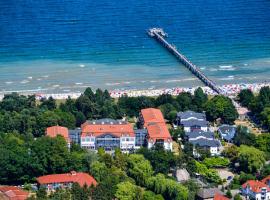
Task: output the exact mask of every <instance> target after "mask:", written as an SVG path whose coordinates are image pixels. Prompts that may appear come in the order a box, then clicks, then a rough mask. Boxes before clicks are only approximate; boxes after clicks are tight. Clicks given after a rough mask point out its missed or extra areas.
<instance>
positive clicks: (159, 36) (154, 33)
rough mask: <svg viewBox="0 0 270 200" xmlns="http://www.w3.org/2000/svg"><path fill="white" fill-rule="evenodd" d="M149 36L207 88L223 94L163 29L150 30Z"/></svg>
mask: <svg viewBox="0 0 270 200" xmlns="http://www.w3.org/2000/svg"><path fill="white" fill-rule="evenodd" d="M148 34H149V35H150V36H151V37H153V38H155V39H156V40H157V41H159V42H160V43H161V44H162V45H163V46H164V47H165V48H166V49H167V50H168V51H169V52H171V53H172V54H173V55H175V57H176V58H177V59H178V60H179V61H180V62H181V63H182V64H183V65H184V66H185V67H186V68H188V69H189V70H190V71H191V72H192V74H194V75H195V76H196V77H197V78H199V79H200V80H201V81H202V82H203V83H204V84H205V85H206V86H208V87H210V88H211V89H212V90H213V91H215V92H216V93H218V94H222V93H223V92H222V90H221V89H220V88H219V87H218V86H217V84H216V83H215V82H214V81H212V80H211V79H209V78H208V77H207V76H206V75H205V74H204V73H203V72H202V71H201V70H200V69H199V68H198V67H197V66H196V65H194V64H193V63H192V62H191V61H190V60H188V59H187V58H186V57H185V56H184V55H183V54H182V53H180V51H179V50H177V48H176V47H175V46H173V45H172V44H170V43H169V42H167V40H165V38H164V37H166V36H167V34H166V33H165V32H164V31H163V29H161V28H151V29H149V30H148Z"/></svg>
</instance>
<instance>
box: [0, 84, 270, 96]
mask: <svg viewBox="0 0 270 200" xmlns="http://www.w3.org/2000/svg"><path fill="white" fill-rule="evenodd" d="M265 86H270V82H264V83H248V84H247V83H241V84H226V85H221V86H219V87H220V88H221V90H222V91H223V93H224V94H226V95H230V96H233V95H236V94H238V93H239V92H240V91H241V90H243V89H250V90H251V91H252V92H254V93H258V92H259V91H260V89H261V88H262V87H265ZM197 88H198V87H190V88H187V87H175V88H160V89H144V90H117V89H116V90H110V91H109V92H110V94H111V97H113V98H119V97H121V96H123V95H127V96H129V97H138V96H149V97H151V96H152V97H154V96H159V95H161V94H171V95H173V96H176V95H178V94H180V93H182V92H190V93H191V94H193V93H194V91H195V90H196V89H197ZM201 88H202V89H203V91H204V92H205V93H206V94H207V95H216V93H215V92H214V91H213V90H212V89H210V88H209V87H206V86H204V87H201ZM16 92H18V93H19V94H22V95H36V98H37V99H41V98H49V97H53V98H54V99H67V98H68V97H71V98H72V99H76V98H78V97H79V96H80V95H81V93H80V92H73V93H72V92H71V93H70V92H69V93H54V94H53V93H40V92H39V93H37V92H34V91H33V92H20V91H16ZM3 97H4V94H3V93H2V94H0V99H2V98H3Z"/></svg>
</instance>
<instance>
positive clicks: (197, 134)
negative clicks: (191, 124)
mask: <svg viewBox="0 0 270 200" xmlns="http://www.w3.org/2000/svg"><path fill="white" fill-rule="evenodd" d="M185 136H186V139H187V140H188V141H189V140H197V139H199V138H206V139H208V140H213V139H215V136H214V133H213V132H210V131H207V132H204V131H201V130H194V131H192V132H187V133H185Z"/></svg>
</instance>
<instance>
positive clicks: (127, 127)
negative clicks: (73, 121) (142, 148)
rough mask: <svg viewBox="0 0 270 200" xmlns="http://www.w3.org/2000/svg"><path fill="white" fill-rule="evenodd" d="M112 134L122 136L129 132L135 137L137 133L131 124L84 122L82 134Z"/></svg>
mask: <svg viewBox="0 0 270 200" xmlns="http://www.w3.org/2000/svg"><path fill="white" fill-rule="evenodd" d="M108 133H109V134H112V135H114V136H116V137H121V136H122V134H127V135H129V136H131V137H135V133H134V130H133V127H132V125H131V124H129V123H128V124H85V123H84V124H83V125H82V135H81V137H85V136H86V135H87V134H93V135H94V136H95V137H97V136H100V135H103V134H108Z"/></svg>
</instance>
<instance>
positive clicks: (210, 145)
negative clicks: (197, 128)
mask: <svg viewBox="0 0 270 200" xmlns="http://www.w3.org/2000/svg"><path fill="white" fill-rule="evenodd" d="M189 142H190V143H191V144H193V146H194V147H195V148H194V152H193V154H194V156H199V154H197V152H196V147H200V148H203V149H206V150H209V152H210V154H211V156H217V155H220V152H221V143H220V141H219V140H208V139H206V138H199V139H197V140H189Z"/></svg>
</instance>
